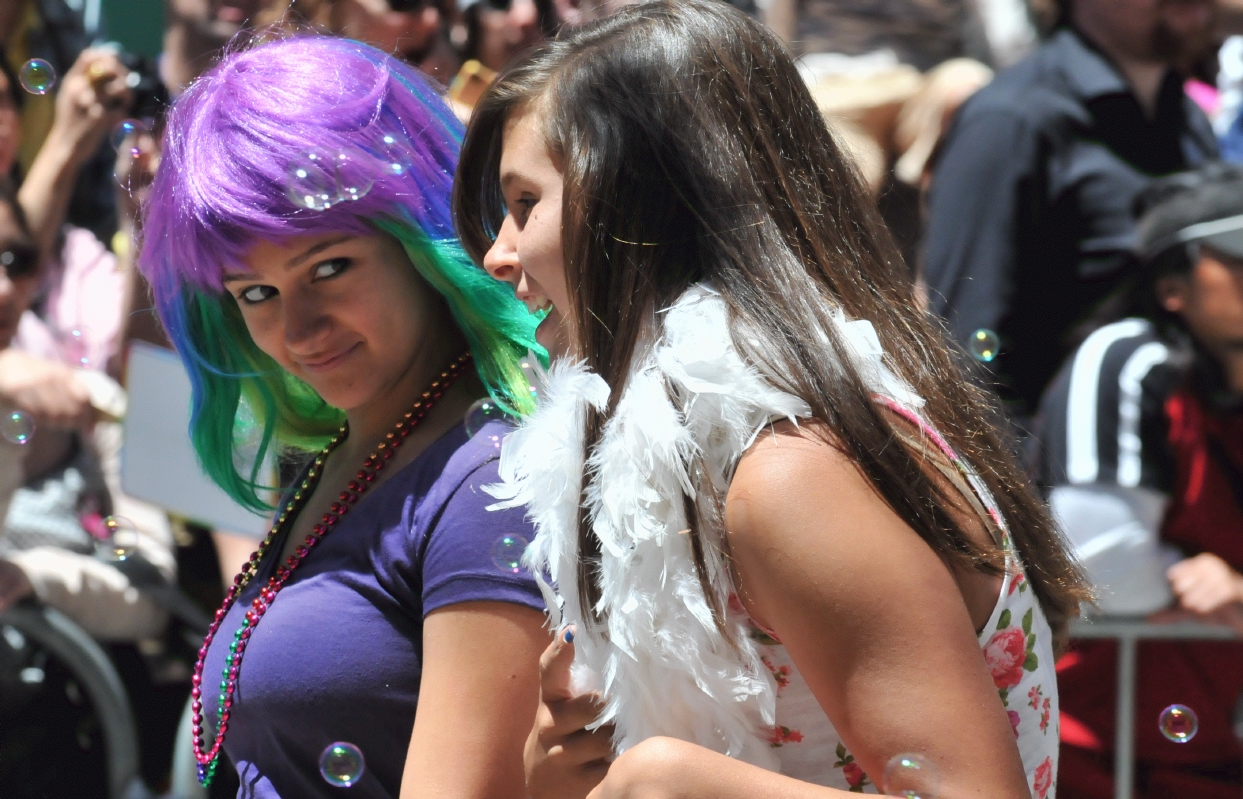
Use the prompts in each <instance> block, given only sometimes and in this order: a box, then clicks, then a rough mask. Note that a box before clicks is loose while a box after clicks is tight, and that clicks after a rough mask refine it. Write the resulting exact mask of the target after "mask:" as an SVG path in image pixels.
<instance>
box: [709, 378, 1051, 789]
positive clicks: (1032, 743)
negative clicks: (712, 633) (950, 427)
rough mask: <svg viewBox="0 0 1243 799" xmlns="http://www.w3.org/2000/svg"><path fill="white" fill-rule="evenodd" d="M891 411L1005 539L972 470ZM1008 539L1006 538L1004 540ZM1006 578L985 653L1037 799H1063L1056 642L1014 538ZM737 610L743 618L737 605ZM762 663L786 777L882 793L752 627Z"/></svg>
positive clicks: (786, 661)
mask: <svg viewBox="0 0 1243 799" xmlns="http://www.w3.org/2000/svg"><path fill="white" fill-rule="evenodd" d="M876 399H877V400H878V401H880V402H882V403H883V404H885V405H886V406H888V407H889V408H890V409H891V410H893V411H895V412H897V413H899V414H900V415H902V416H903V417H905V418H907V419H908V420H910V421H911V422H912V423H914V424H916V425H918V426H919V427H920V428H921V429H922V431H923V433H924V434H925V435H926V436H928V437H929V438H930V439H931V440H932V441H933V442H934V443H935V444H936V446H937V447H938V449H940V450H941V451H942V452H943V453H944V454H945V455H946V456H947V457H948V458H949V460H950V461H951V463H953V464H954V466H955V467H956V468H957V470H958V471H959V472H960V473H961V474H962V475H963V477H965V478H966V480H967V482H968V483H969V484H970V485H971V486H972V487H973V488H974V490H975V493H976V496H977V497H978V498H979V500H980V501H981V502H982V503H983V505H984V507H985V508H986V509H987V511H988V513H989V515H990V516H991V517H992V518H993V520H994V521H995V522H997V524H998V527H1000V528H1001V529H1002V530H1003V531H1004V529H1005V528H1004V524H1003V523H1002V520H1001V517H1000V515H999V514H998V512H997V510H996V506H995V505H994V503H993V502H992V499H991V497H990V496H989V495H988V492H987V490H986V489H985V488H984V486H983V484H982V483H981V482H980V481H979V480H978V478H976V477H975V475H974V474H972V473H971V472H970V470H968V469H967V468H966V467H965V466H964V464H963V463H962V461H961V460H960V459H959V458H958V457H957V455H956V454H955V453H954V452H953V450H952V449H950V447H949V446H948V445H947V444H946V443H945V441H944V440H943V439H942V438H941V436H940V435H938V434H937V433H936V431H935V430H933V429H931V428H930V427H929V426H928V425H927V423H926V422H924V421H923V420H922V419H921V418H920V417H918V416H917V415H916V414H914V413H912V412H911V411H909V410H908V409H905V408H903V407H901V406H899V405H897V404H896V403H892V402H890V401H886V399H884V398H881V397H877V398H876ZM1003 535H1004V532H1003ZM1003 545H1004V546H1005V548H1006V549H1007V551H1008V552H1009V554H1008V555H1007V561H1006V566H1007V568H1006V576H1005V577H1004V579H1003V581H1002V585H1001V592H1000V594H999V596H998V597H997V604H996V606H995V607H994V608H993V613H992V615H991V617H990V618H989V620H988V623H987V624H985V625H984V629H983V631H982V632H980V635H979V642H980V652H981V654H982V656H983V657H984V662H985V663H986V664H987V665H988V670H989V673H990V674H991V675H992V678H993V685H994V686H996V688H997V696H998V697H999V698H1000V699H1001V704H1002V706H1003V707H1005V709H1006V715H1007V716H1008V717H1009V718H1010V726H1011V727H1012V728H1013V729H1014V737H1015V739H1016V740H1017V742H1018V747H1019V755H1020V756H1021V757H1022V760H1023V768H1024V770H1025V771H1026V772H1027V784H1028V787H1029V788H1030V789H1031V792H1032V797H1033V798H1034V799H1055V797H1056V793H1057V748H1058V706H1057V674H1056V672H1055V671H1054V658H1053V634H1052V631H1051V630H1050V629H1049V623H1048V621H1047V620H1046V619H1045V616H1044V612H1043V611H1042V610H1041V609H1040V604H1039V603H1038V602H1037V601H1036V596H1035V591H1034V590H1032V588H1031V586H1030V585H1029V584H1028V582H1027V576H1026V574H1025V572H1024V571H1023V567H1022V564H1021V563H1020V562H1019V560H1018V557H1017V555H1016V554H1015V553H1014V551H1013V549H1012V548H1011V547H1010V542H1009V540H1008V539H1007V538H1003ZM730 604H731V609H732V610H734V611H736V612H737V611H742V612H743V613H745V610H742V606H741V603H739V602H738V600H737V598H736V597H734V598H731V602H730ZM749 626H750V634H751V637H752V638H753V639H754V640H755V642H756V645H757V647H758V649H759V651H760V655H761V659H762V660H763V662H764V665H766V666H767V667H768V669H769V671H771V672H772V674H773V677H774V679H775V681H776V684H777V716H776V722H777V723H776V724H775V725H774V726H773V727H772V728H771V729H770V730H769V734H768V742H769V745H770V746H772V747H773V748H774V749H776V750H777V756H778V758H779V759H780V761H781V773H782V774H785V775H787V776H790V777H794V778H795V779H799V780H804V781H806V782H811V783H814V784H816V785H825V786H829V787H832V788H840V789H842V790H846V791H851V792H854V793H882V792H883V788H884V786H883V785H877V783H878V782H880V781H883V779H884V777H883V775H873V774H868V773H866V772H864V770H863V768H862V767H861V766H860V765H859V763H858V762H857V761H856V760H855V758H854V756H853V755H852V754H851V753H850V750H849V749H847V747H846V745H845V743H843V742H842V739H841V736H839V735H838V734H837V730H836V729H834V727H833V723H832V722H831V721H830V720H829V718H828V716H826V715H825V713H824V710H823V709H822V708H821V707H820V703H819V702H817V701H816V697H815V696H814V695H813V694H812V692H811V688H810V687H809V686H808V685H807V682H806V681H805V680H804V679H803V677H802V675H801V674H799V671H798V668H797V667H796V666H795V665H794V661H793V660H792V659H791V658H790V655H789V654H788V653H787V652H786V648H785V647H784V646H782V645H781V642H780V641H778V640H777V638H776V637H775V636H774V635H773V634H772V633H771V632H769V631H766V630H763V629H761V628H760V627H759V626H758V625H756V624H755V623H754V622H751V623H750V625H749Z"/></svg>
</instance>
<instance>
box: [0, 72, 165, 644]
mask: <svg viewBox="0 0 1243 799" xmlns="http://www.w3.org/2000/svg"><path fill="white" fill-rule="evenodd" d="M92 67H96V69H97V75H99V76H98V77H97V78H96V80H94V81H92V80H90V79H89V77H88V73H89V71H90V69H91V68H92ZM100 69H102V70H103V73H99V70H100ZM123 72H124V68H123V67H121V66H120V64H119V63H118V62H116V60H115V56H114V55H113V54H111V53H109V52H99V51H90V50H87V51H84V52H83V54H82V55H81V56H80V57H79V59H78V62H77V63H76V64H75V65H74V67H73V69H71V70H70V72H69V74H67V75H66V76H65V77H64V79H63V80H64V83H63V85H62V88H61V91H60V93H59V94H58V95H57V99H56V110H57V115H56V117H55V119H54V121H53V124H52V128H51V131H50V132H49V134H48V138H47V140H46V142H45V145H44V147H43V148H42V149H41V150H40V153H39V156H38V157H37V158H36V159H35V163H34V164H32V166H31V170H30V174H29V176H28V178H27V182H26V183H25V184H24V185H23V190H22V192H21V194H19V195H14V194H13V192H12V191H11V190H6V192H5V194H4V197H3V201H4V205H5V214H4V220H5V221H4V225H3V226H0V227H2V228H3V229H0V243H2V244H3V245H4V246H3V249H4V252H7V253H9V257H8V258H7V260H9V261H10V262H11V263H10V264H8V265H7V266H6V278H5V280H6V287H7V288H6V291H5V292H4V295H3V298H2V301H3V308H0V406H2V407H3V408H4V409H5V411H6V412H12V411H19V412H21V413H23V414H26V415H27V416H28V417H29V418H30V419H31V420H32V421H33V422H34V425H35V434H34V436H32V437H31V439H30V441H29V443H27V444H26V445H25V446H24V447H23V448H22V450H20V451H19V452H18V453H17V454H19V455H20V456H21V458H20V460H21V462H22V477H21V480H20V483H21V487H20V488H16V490H15V491H14V492H13V493H11V494H8V495H7V496H6V497H5V500H6V501H11V504H10V506H9V508H8V510H7V512H6V514H5V516H4V517H3V528H2V533H0V556H3V557H4V558H5V560H4V561H3V565H2V566H0V569H2V570H3V574H4V578H3V587H0V609H3V608H4V607H8V605H10V604H12V602H13V601H16V600H17V599H19V598H20V597H22V596H25V595H29V594H34V595H35V596H37V597H38V598H39V599H40V600H41V601H43V602H45V603H47V604H49V605H52V606H53V607H56V608H58V609H60V610H62V611H63V612H65V613H66V614H67V615H69V616H70V617H71V618H73V619H74V620H75V621H78V622H79V623H80V624H82V626H83V627H84V628H86V629H87V631H88V632H90V633H92V634H94V635H96V636H98V637H100V638H102V639H122V640H136V639H139V638H146V637H150V636H152V635H156V634H158V633H159V631H160V630H162V628H163V624H164V620H165V614H164V612H163V610H162V609H161V608H160V607H159V606H158V604H157V603H156V602H155V601H154V600H152V599H151V598H150V597H148V596H146V595H143V594H142V593H140V592H139V591H138V589H137V588H136V587H135V586H134V585H132V584H131V582H130V580H129V578H127V577H126V576H125V575H124V574H123V573H122V572H120V571H118V570H117V569H116V568H114V567H113V566H112V565H110V564H108V563H104V562H102V561H99V560H98V559H96V558H95V555H94V553H95V548H96V542H97V541H98V542H100V543H101V544H102V543H103V538H104V536H105V535H106V531H105V530H104V529H103V527H102V526H101V522H102V519H103V517H104V516H107V515H110V514H113V513H115V514H117V515H120V516H122V517H123V518H125V519H127V520H129V521H131V522H133V523H135V525H137V527H138V532H139V534H140V539H141V545H140V547H139V549H140V551H141V552H142V554H143V556H144V558H145V559H146V560H148V561H149V562H151V563H153V564H155V565H156V566H157V568H158V569H159V570H160V573H161V575H162V576H163V577H164V578H166V579H171V577H172V574H173V568H174V564H173V557H172V552H171V547H172V544H171V535H170V533H169V529H168V523H167V520H166V519H165V518H164V516H163V514H161V513H159V512H158V511H155V510H154V509H152V508H150V507H148V506H145V505H142V504H141V503H137V502H135V501H133V500H130V499H128V498H126V497H124V496H123V495H122V494H121V492H120V490H119V471H118V470H119V464H118V463H117V458H118V456H119V448H120V430H119V426H117V425H116V424H115V423H113V422H102V423H100V422H99V419H100V415H101V413H100V412H101V410H102V411H103V412H104V414H105V415H110V416H113V417H116V416H119V415H120V413H121V410H122V409H123V399H119V398H120V397H122V396H123V395H122V394H121V392H120V390H119V388H118V387H117V386H116V384H115V383H113V382H112V381H111V380H109V379H108V378H107V377H106V376H105V375H104V374H103V372H104V370H105V369H106V367H107V364H108V362H109V359H110V357H111V356H112V355H113V354H114V353H115V349H116V347H117V345H118V337H119V331H120V328H121V323H122V307H123V302H124V298H125V294H126V291H127V289H128V282H127V279H126V275H125V274H123V273H121V272H118V271H117V269H116V262H115V260H114V258H113V256H112V254H111V253H109V252H108V251H107V250H106V249H105V248H104V247H103V246H102V245H101V244H100V243H99V241H98V240H97V239H96V238H95V237H94V236H93V235H92V234H91V233H90V232H89V231H85V230H81V229H79V228H74V227H72V226H65V225H63V224H62V222H63V219H64V215H65V207H66V205H67V203H68V195H69V193H70V187H72V185H73V183H74V179H75V178H76V176H77V169H78V168H79V167H80V166H81V164H82V163H83V161H84V159H85V158H87V157H89V156H90V155H91V154H92V153H94V152H95V151H96V149H97V148H98V145H99V144H100V142H101V141H102V139H103V137H104V136H105V135H106V134H107V132H108V131H109V130H110V129H111V126H112V124H113V123H114V122H115V121H117V120H119V118H120V117H119V114H120V111H119V110H117V108H118V107H117V106H116V105H114V104H112V103H109V102H108V99H109V98H110V97H116V98H118V99H120V100H122V101H123V100H124V99H125V87H124V82H123V79H121V78H120V74H123ZM118 82H119V88H118ZM0 96H3V97H6V98H8V101H9V102H11V103H12V104H14V105H16V104H17V103H18V102H19V100H20V95H19V94H18V93H17V87H16V86H14V85H13V84H12V83H10V82H9V81H8V80H7V76H6V75H4V74H3V73H0ZM12 152H13V147H12V142H11V141H10V140H6V139H5V138H4V136H3V128H0V154H5V153H8V154H10V157H11V154H12ZM12 167H13V164H12V162H11V161H9V162H3V161H0V174H7V173H8V172H9V171H10V170H11V169H12ZM19 200H20V201H19ZM53 245H55V246H53ZM0 257H3V256H0ZM97 406H98V407H97ZM5 454H13V453H11V452H9V450H7V449H6V451H5Z"/></svg>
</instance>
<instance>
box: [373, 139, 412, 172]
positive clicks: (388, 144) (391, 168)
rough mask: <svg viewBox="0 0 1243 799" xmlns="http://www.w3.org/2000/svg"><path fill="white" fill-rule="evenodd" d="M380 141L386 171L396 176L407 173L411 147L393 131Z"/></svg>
mask: <svg viewBox="0 0 1243 799" xmlns="http://www.w3.org/2000/svg"><path fill="white" fill-rule="evenodd" d="M380 142H381V145H380V150H381V153H380V156H381V158H383V159H384V171H385V172H387V173H388V174H390V175H394V176H396V177H401V176H402V175H404V174H406V161H407V160H408V159H409V158H410V154H409V153H410V149H409V147H408V146H405V144H404V142H403V141H402V140H401V139H399V138H398V137H396V136H394V135H393V134H391V133H388V134H385V135H384V137H383V138H382V139H380Z"/></svg>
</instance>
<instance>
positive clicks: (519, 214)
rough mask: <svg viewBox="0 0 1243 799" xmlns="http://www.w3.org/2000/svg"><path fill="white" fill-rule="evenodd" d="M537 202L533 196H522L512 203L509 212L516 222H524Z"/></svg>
mask: <svg viewBox="0 0 1243 799" xmlns="http://www.w3.org/2000/svg"><path fill="white" fill-rule="evenodd" d="M537 202H539V200H536V199H535V198H534V197H523V198H522V199H520V200H517V201H516V202H515V203H514V207H513V210H511V211H510V213H511V214H512V215H513V217H514V219H516V220H517V221H518V222H525V221H526V220H527V217H529V216H530V215H531V209H532V208H534V207H535V204H536V203H537Z"/></svg>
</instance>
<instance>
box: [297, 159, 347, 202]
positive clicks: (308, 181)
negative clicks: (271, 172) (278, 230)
mask: <svg viewBox="0 0 1243 799" xmlns="http://www.w3.org/2000/svg"><path fill="white" fill-rule="evenodd" d="M287 177H288V182H287V184H286V187H285V192H286V195H287V196H288V197H289V199H290V200H292V201H293V203H294V205H298V206H301V207H303V208H309V209H311V210H312V211H327V210H328V209H329V208H331V207H332V206H333V205H335V204H336V203H337V202H339V198H338V195H337V182H336V180H335V178H334V177H333V174H332V163H331V159H329V158H327V157H326V156H324V155H323V154H322V153H306V154H305V155H303V156H302V157H300V158H297V159H295V160H294V161H293V163H291V164H290V165H289V170H288V174H287Z"/></svg>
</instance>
